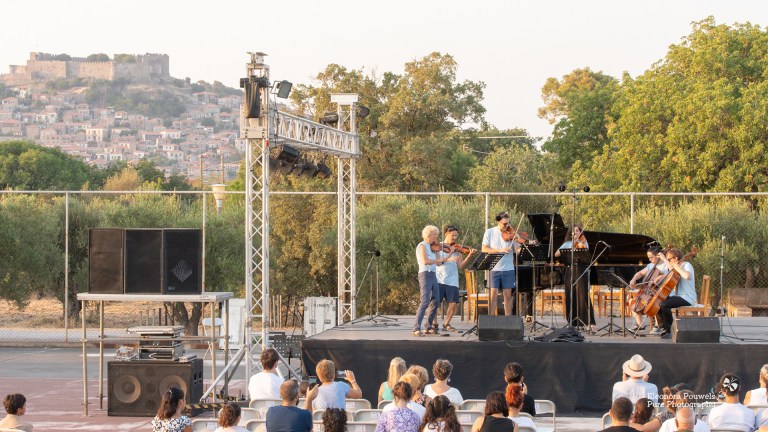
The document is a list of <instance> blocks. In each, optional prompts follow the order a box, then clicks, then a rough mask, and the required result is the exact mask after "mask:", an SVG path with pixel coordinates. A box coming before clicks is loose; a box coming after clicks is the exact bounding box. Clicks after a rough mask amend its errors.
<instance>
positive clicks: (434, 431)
mask: <svg viewBox="0 0 768 432" xmlns="http://www.w3.org/2000/svg"><path fill="white" fill-rule="evenodd" d="M460 431H461V424H459V419H458V418H457V417H456V408H455V407H454V406H453V404H452V403H451V401H450V400H448V398H447V397H445V396H442V395H441V396H438V397H436V398H434V399H432V401H431V402H430V403H429V405H427V411H426V413H424V419H423V420H422V422H421V432H460Z"/></svg>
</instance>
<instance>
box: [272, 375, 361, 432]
mask: <svg viewBox="0 0 768 432" xmlns="http://www.w3.org/2000/svg"><path fill="white" fill-rule="evenodd" d="M280 399H282V400H283V404H282V405H279V406H273V407H269V409H268V410H267V415H266V420H267V421H266V423H267V424H266V426H267V431H268V432H297V431H311V430H312V414H310V413H309V411H307V410H304V409H301V408H299V407H297V406H296V405H298V404H299V384H298V383H297V382H296V381H295V380H288V381H285V382H283V384H282V385H281V386H280ZM345 419H346V416H345Z"/></svg>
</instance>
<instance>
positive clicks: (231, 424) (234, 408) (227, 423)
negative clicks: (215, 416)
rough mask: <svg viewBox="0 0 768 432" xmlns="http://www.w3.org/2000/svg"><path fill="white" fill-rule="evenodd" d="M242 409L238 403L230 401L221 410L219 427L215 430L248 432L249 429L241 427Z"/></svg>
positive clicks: (218, 431)
mask: <svg viewBox="0 0 768 432" xmlns="http://www.w3.org/2000/svg"><path fill="white" fill-rule="evenodd" d="M241 413H242V410H241V409H240V405H238V404H236V403H228V404H226V405H224V408H222V409H221V411H219V427H217V428H216V430H215V431H214V432H248V429H246V428H244V427H240V426H238V425H237V424H238V423H239V422H240V414H241Z"/></svg>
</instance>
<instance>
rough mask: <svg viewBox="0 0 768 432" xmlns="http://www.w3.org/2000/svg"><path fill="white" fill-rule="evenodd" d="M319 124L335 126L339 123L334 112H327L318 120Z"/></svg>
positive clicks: (337, 116)
mask: <svg viewBox="0 0 768 432" xmlns="http://www.w3.org/2000/svg"><path fill="white" fill-rule="evenodd" d="M320 123H322V124H324V125H328V126H332V125H336V124H337V123H339V115H338V114H337V113H335V112H327V113H325V114H323V117H321V118H320Z"/></svg>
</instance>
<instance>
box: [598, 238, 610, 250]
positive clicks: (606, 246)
mask: <svg viewBox="0 0 768 432" xmlns="http://www.w3.org/2000/svg"><path fill="white" fill-rule="evenodd" d="M598 243H602V244H603V246H605V248H606V249H608V250H613V246H611V245H609V244H608V243H606V242H604V241H602V240H600V241H598Z"/></svg>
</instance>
